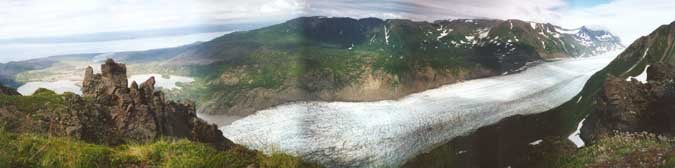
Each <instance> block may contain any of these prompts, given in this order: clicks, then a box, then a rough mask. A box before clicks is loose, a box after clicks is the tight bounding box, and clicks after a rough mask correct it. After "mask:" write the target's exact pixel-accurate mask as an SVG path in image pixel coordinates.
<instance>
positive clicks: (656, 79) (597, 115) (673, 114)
mask: <svg viewBox="0 0 675 168" xmlns="http://www.w3.org/2000/svg"><path fill="white" fill-rule="evenodd" d="M674 70H675V67H673V66H672V65H667V64H654V65H651V66H650V67H649V68H648V69H647V79H648V82H647V83H646V84H643V83H641V82H639V81H636V80H631V81H626V80H625V79H623V78H618V77H613V76H610V77H608V79H607V81H606V82H605V86H604V88H603V90H602V93H600V94H599V96H598V97H596V108H595V110H594V111H593V112H592V113H591V114H590V115H589V117H588V118H587V119H586V121H585V122H584V125H583V127H582V128H581V138H582V139H584V141H586V142H590V143H592V142H593V141H595V140H596V139H597V138H598V137H599V136H601V135H607V134H613V133H614V132H616V131H619V132H642V131H646V132H652V133H657V134H665V135H675V82H673V79H674V76H673V71H674Z"/></svg>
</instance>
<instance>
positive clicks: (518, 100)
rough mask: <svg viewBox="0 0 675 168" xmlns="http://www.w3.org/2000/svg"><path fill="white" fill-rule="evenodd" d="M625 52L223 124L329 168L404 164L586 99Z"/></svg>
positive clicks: (242, 138)
mask: <svg viewBox="0 0 675 168" xmlns="http://www.w3.org/2000/svg"><path fill="white" fill-rule="evenodd" d="M617 53H618V52H613V53H609V54H607V55H603V56H596V57H588V58H578V59H566V60H562V61H556V62H547V63H543V64H540V65H537V66H534V67H531V68H529V69H528V70H526V71H523V72H521V73H516V74H513V75H507V76H497V77H491V78H484V79H477V80H470V81H466V82H463V83H457V84H451V85H446V86H443V87H440V88H436V89H431V90H427V91H424V92H421V93H417V94H412V95H409V96H406V97H404V98H401V99H399V100H385V101H375V102H297V103H289V104H285V105H281V106H277V107H274V108H270V109H266V110H262V111H258V112H257V113H256V114H254V115H251V116H248V117H246V118H243V119H240V120H237V121H235V122H233V123H232V124H231V125H227V126H223V127H221V130H222V131H223V134H224V135H225V137H227V138H229V139H231V140H233V141H234V142H236V143H239V144H244V145H246V146H248V147H251V148H254V149H258V150H262V151H265V152H286V153H290V154H294V155H299V156H303V157H304V158H306V159H308V160H311V161H316V162H319V163H322V164H324V165H327V166H329V167H342V166H357V167H372V166H394V167H395V166H399V165H400V164H402V163H404V162H405V161H406V160H407V159H410V158H412V157H414V156H416V155H418V154H420V153H423V152H425V151H428V150H431V149H432V148H433V147H434V146H437V145H439V144H443V143H446V142H448V141H449V140H450V139H452V138H454V137H457V136H460V135H464V134H467V133H470V132H472V131H473V130H475V129H477V128H479V127H481V126H485V125H489V124H493V123H496V122H497V121H499V120H500V119H503V118H505V117H508V116H513V115H516V114H533V113H539V112H543V111H546V110H549V109H552V108H554V107H557V106H559V105H561V104H562V103H564V102H566V101H568V100H570V99H571V98H573V97H574V96H575V95H576V94H578V93H579V92H580V91H581V89H582V88H583V85H584V84H585V83H586V81H587V80H588V79H589V78H590V76H591V75H592V74H593V73H595V72H597V71H598V70H600V69H602V68H603V67H605V66H606V65H607V64H608V63H609V62H610V61H611V60H612V59H613V58H614V57H615V56H616V54H617Z"/></svg>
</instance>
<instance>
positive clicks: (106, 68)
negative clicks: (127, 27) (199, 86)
mask: <svg viewBox="0 0 675 168" xmlns="http://www.w3.org/2000/svg"><path fill="white" fill-rule="evenodd" d="M127 81H128V80H127V74H126V66H125V65H124V64H118V63H115V62H114V61H113V60H111V59H109V60H107V61H106V62H105V64H103V65H101V74H94V73H93V69H92V68H91V67H88V68H87V69H86V71H85V78H84V81H83V83H82V86H83V87H82V93H83V95H84V98H77V97H74V98H72V99H70V101H69V102H70V103H75V104H78V105H76V106H73V108H77V107H85V108H84V109H87V110H86V111H87V112H83V113H79V111H78V110H77V109H75V110H74V113H72V114H74V115H73V116H71V118H69V119H65V118H64V119H62V120H61V122H62V123H64V124H65V125H67V126H66V127H65V130H66V134H71V135H72V134H76V135H79V137H82V138H83V139H95V138H101V137H105V136H106V135H97V134H96V133H92V132H98V131H101V130H106V131H105V132H108V133H109V135H114V137H110V138H104V139H111V140H114V139H116V138H115V137H120V139H122V140H133V141H141V142H145V141H150V140H155V139H157V138H159V137H162V136H169V137H179V138H189V139H191V140H195V141H199V142H205V143H212V144H216V145H218V146H221V147H226V146H228V145H229V144H231V142H229V140H227V139H225V138H224V137H223V136H222V133H221V132H220V131H219V130H218V128H217V127H216V126H215V125H209V124H207V123H206V122H204V121H203V120H201V119H199V118H197V116H196V113H195V105H194V103H192V102H171V101H167V100H165V98H164V95H163V93H162V92H160V91H156V90H155V87H154V85H155V79H154V77H151V78H150V79H148V80H146V81H145V82H143V83H141V84H140V85H138V84H137V83H136V82H135V81H134V82H132V83H131V85H128V83H127ZM85 99H89V100H91V102H87V101H85ZM87 115H93V117H83V116H87ZM88 118H94V120H93V121H89V120H86V119H88ZM91 125H97V126H98V125H105V126H103V127H102V128H97V129H87V127H88V126H91ZM89 136H91V137H89Z"/></svg>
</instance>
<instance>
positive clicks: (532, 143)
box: [530, 139, 544, 146]
mask: <svg viewBox="0 0 675 168" xmlns="http://www.w3.org/2000/svg"><path fill="white" fill-rule="evenodd" d="M543 141H544V140H541V139H539V140H536V141H533V142H530V145H532V146H534V145H539V144H540V143H541V142H543Z"/></svg>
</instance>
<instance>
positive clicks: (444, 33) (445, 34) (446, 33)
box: [436, 26, 453, 40]
mask: <svg viewBox="0 0 675 168" xmlns="http://www.w3.org/2000/svg"><path fill="white" fill-rule="evenodd" d="M441 30H443V32H441V34H440V35H439V36H438V37H436V40H441V38H443V37H445V36H448V34H450V32H452V31H453V30H452V29H443V26H441ZM439 31H440V30H439Z"/></svg>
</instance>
